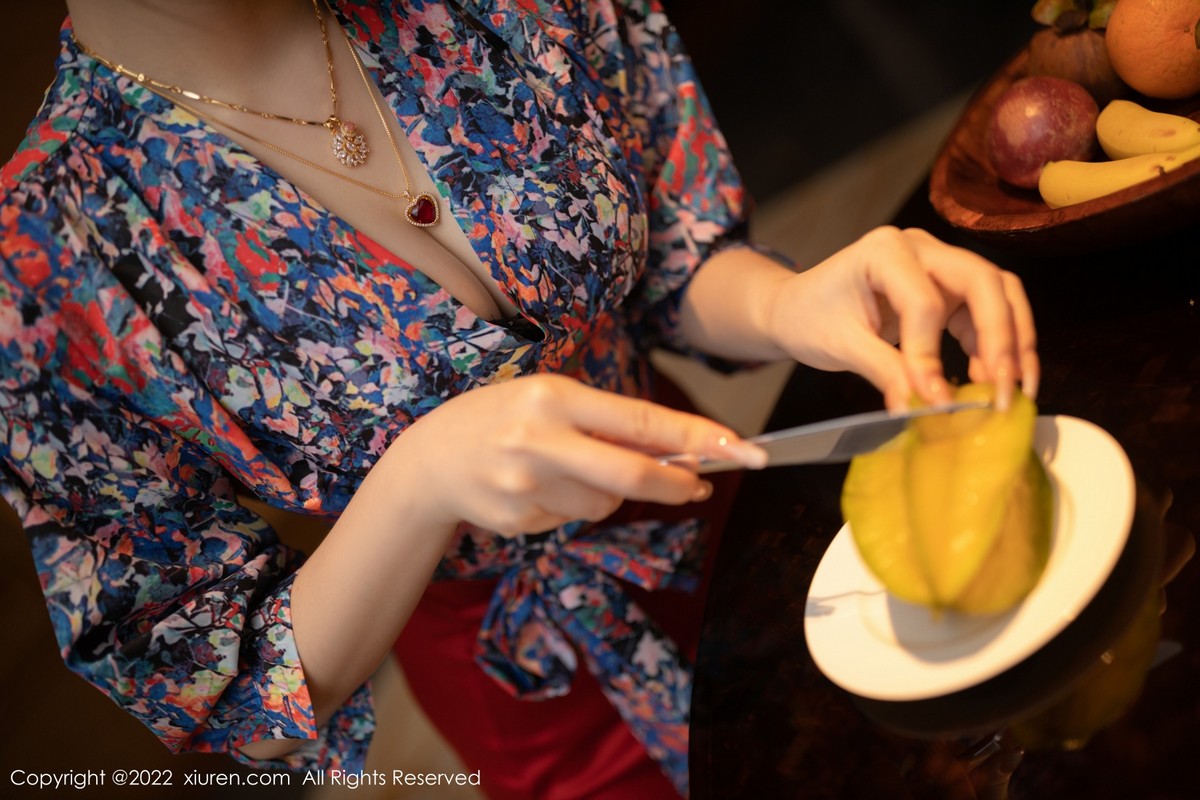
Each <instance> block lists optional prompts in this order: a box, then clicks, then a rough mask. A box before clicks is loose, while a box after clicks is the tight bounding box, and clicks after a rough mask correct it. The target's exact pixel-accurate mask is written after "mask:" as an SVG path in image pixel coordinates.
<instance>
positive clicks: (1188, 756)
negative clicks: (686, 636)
mask: <svg viewBox="0 0 1200 800" xmlns="http://www.w3.org/2000/svg"><path fill="white" fill-rule="evenodd" d="M1196 219H1197V223H1196V224H1194V225H1188V226H1186V227H1185V228H1183V229H1176V230H1175V231H1174V232H1172V233H1169V234H1167V235H1160V236H1157V237H1155V238H1154V239H1153V240H1149V241H1140V242H1134V243H1128V244H1126V245H1122V246H1121V247H1118V248H1113V249H1108V250H1104V251H1100V252H1095V251H1092V252H1085V251H1084V249H1083V248H1080V250H1078V251H1076V252H1074V253H1071V252H1068V253H1066V254H1060V255H1056V256H1054V257H1044V256H1043V257H1039V256H1037V255H1034V254H1030V253H1023V252H1018V251H1017V250H1014V249H1011V248H1007V247H996V246H992V245H986V244H984V243H981V242H979V241H978V240H974V239H972V238H969V237H966V236H964V235H962V234H960V233H958V232H956V231H954V230H952V229H950V228H949V227H948V226H946V225H944V224H943V223H941V221H940V220H939V219H938V218H937V217H936V215H935V214H934V213H933V211H932V209H931V208H930V206H929V203H928V200H927V198H926V192H925V190H924V187H919V188H918V189H917V190H916V191H915V192H914V194H913V195H912V197H911V198H910V200H909V202H908V203H907V204H906V206H905V207H904V208H903V209H902V210H901V212H900V213H899V215H898V216H897V219H896V222H897V224H900V225H902V226H909V225H911V226H919V227H923V228H926V229H928V230H930V231H931V232H933V233H935V234H936V235H938V236H940V237H942V238H944V239H947V240H949V241H951V242H954V243H956V244H961V245H963V246H966V247H970V248H972V249H974V250H976V251H978V252H981V253H983V254H984V255H986V256H988V257H989V258H991V259H992V260H993V261H995V262H997V263H999V264H1001V265H1003V266H1004V267H1006V268H1007V269H1010V270H1012V271H1014V272H1016V273H1017V274H1019V275H1020V276H1021V278H1022V280H1023V281H1024V282H1025V286H1026V289H1027V291H1028V292H1029V295H1030V298H1031V301H1032V303H1033V306H1034V313H1035V315H1036V317H1037V323H1038V329H1039V338H1040V345H1039V351H1040V354H1041V358H1042V363H1043V372H1044V377H1043V380H1042V387H1041V391H1040V395H1039V398H1038V402H1039V407H1040V411H1041V413H1043V414H1068V415H1071V416H1076V417H1081V418H1084V419H1087V420H1090V421H1092V422H1094V423H1096V424H1097V425H1099V426H1101V427H1102V428H1104V429H1105V430H1107V431H1108V432H1109V433H1111V434H1112V435H1113V436H1114V437H1115V438H1116V439H1117V440H1118V442H1120V444H1121V445H1122V446H1123V447H1124V449H1125V450H1126V452H1127V453H1128V455H1129V457H1130V460H1131V462H1132V464H1133V466H1134V471H1135V475H1136V477H1137V481H1138V487H1139V502H1138V511H1137V518H1136V521H1135V524H1134V529H1133V532H1132V533H1131V536H1130V543H1129V545H1127V547H1126V551H1125V553H1124V554H1123V555H1122V559H1121V562H1120V563H1119V564H1118V567H1117V568H1116V570H1114V573H1113V578H1112V579H1111V580H1110V581H1109V582H1108V584H1106V585H1105V588H1104V589H1102V590H1101V592H1100V594H1098V595H1097V598H1096V600H1094V601H1093V602H1092V604H1091V605H1090V606H1089V607H1088V608H1087V609H1086V610H1085V611H1084V612H1083V614H1081V615H1080V617H1079V618H1078V619H1077V620H1076V622H1075V623H1073V624H1072V625H1071V626H1069V627H1068V628H1067V629H1066V630H1065V631H1064V632H1063V634H1062V635H1060V636H1059V637H1058V638H1057V639H1055V640H1054V641H1053V642H1051V643H1050V644H1048V645H1046V647H1045V648H1043V650H1042V651H1039V653H1037V654H1035V655H1034V656H1031V657H1030V658H1029V659H1027V660H1026V661H1025V662H1022V663H1021V664H1018V665H1017V666H1016V667H1013V668H1012V669H1010V670H1009V671H1008V672H1006V673H1004V674H1003V675H1001V676H999V677H998V678H996V679H993V680H992V681H989V682H988V683H987V684H985V685H984V687H982V689H981V690H968V691H967V692H964V693H959V695H957V696H953V697H951V698H949V699H948V700H946V701H944V702H942V703H940V704H939V703H938V702H933V703H930V704H926V705H923V706H913V707H908V706H905V705H904V704H872V703H869V702H867V703H864V702H862V701H860V700H859V699H857V698H854V697H851V696H850V695H849V694H848V693H846V692H845V691H843V690H841V689H839V688H838V687H836V686H835V685H834V684H832V683H831V682H830V681H829V680H828V679H827V678H826V677H825V676H824V675H822V674H821V673H820V672H819V671H818V670H817V669H816V667H815V666H814V665H813V662H812V659H811V657H810V655H809V653H808V650H807V647H806V644H805V638H804V609H805V597H806V594H807V591H808V586H809V584H810V582H811V580H812V576H813V573H814V571H815V569H816V567H817V564H818V563H819V561H820V559H821V556H822V554H823V553H824V551H825V548H826V547H827V545H828V544H829V542H830V541H831V539H832V538H833V536H834V535H835V534H836V533H837V531H838V530H839V528H840V527H841V525H842V519H841V514H840V511H839V509H838V498H839V494H840V491H841V485H842V480H843V478H844V475H845V467H844V466H819V467H796V468H780V469H772V470H765V471H763V472H761V473H752V474H747V475H746V477H745V479H744V481H743V484H742V488H741V489H740V493H739V496H738V498H737V500H736V503H735V507H734V511H733V521H732V522H731V524H730V526H729V528H728V529H727V531H726V533H725V536H724V539H723V541H722V543H721V545H720V550H719V553H718V558H717V568H716V573H715V575H714V578H713V584H712V590H711V593H710V596H709V600H708V608H707V612H706V617H705V622H704V632H703V637H702V640H701V646H700V651H699V654H698V657H697V664H696V682H695V689H694V700H693V723H692V744H691V763H692V768H691V769H692V796H693V798H696V800H706V799H707V798H720V800H730V799H731V798H771V799H772V800H774V798H793V797H797V798H799V797H802V798H838V799H839V800H844V799H845V798H858V797H863V798H868V797H869V798H946V797H950V798H970V797H1004V796H1006V793H1007V796H1009V797H1013V798H1056V799H1057V798H1070V799H1072V800H1073V799H1074V798H1122V800H1124V799H1125V798H1155V799H1156V800H1168V799H1172V800H1173V799H1174V798H1181V799H1182V798H1189V800H1190V798H1192V797H1195V796H1196V795H1197V792H1198V791H1200V758H1198V756H1200V624H1198V621H1200V559H1193V560H1191V561H1190V562H1188V563H1186V564H1185V566H1184V567H1183V568H1182V570H1180V571H1179V572H1178V575H1177V577H1175V578H1174V580H1172V581H1171V582H1170V583H1169V584H1167V585H1166V588H1165V596H1166V608H1165V611H1163V612H1162V614H1161V617H1159V618H1158V620H1154V619H1153V614H1151V622H1150V623H1148V622H1147V617H1146V615H1145V614H1144V613H1143V614H1142V615H1141V616H1140V617H1139V616H1137V608H1138V606H1139V603H1138V598H1141V597H1144V596H1146V592H1147V591H1151V592H1154V593H1157V590H1158V586H1159V585H1160V583H1161V580H1160V579H1161V575H1162V573H1163V571H1164V570H1165V569H1166V567H1165V565H1166V564H1170V563H1178V561H1179V560H1180V558H1181V556H1182V554H1183V553H1185V552H1186V549H1187V546H1188V543H1189V540H1191V541H1194V538H1193V537H1194V535H1195V534H1196V533H1197V532H1200V308H1198V307H1197V304H1198V303H1200V209H1197V211H1196ZM950 361H951V363H950V369H951V371H952V372H954V373H956V374H957V375H959V376H960V377H961V376H962V375H963V372H964V365H963V363H962V360H961V359H960V358H953V359H950ZM879 405H880V399H879V397H878V395H877V393H876V392H875V391H874V390H873V389H871V388H870V387H869V386H867V385H865V384H864V383H863V382H862V381H861V380H859V379H856V378H853V377H851V376H846V375H832V374H827V373H819V372H816V371H813V370H808V369H804V368H801V369H798V370H797V371H796V373H795V375H794V377H793V378H792V380H791V381H790V383H789V384H788V386H787V387H786V389H785V391H784V393H783V395H782V397H781V400H780V402H779V404H778V407H777V408H776V410H775V412H774V414H773V417H772V419H771V421H770V423H769V426H768V427H769V428H770V429H774V428H780V427H785V426H789V425H796V424H800V423H803V422H808V421H813V420H817V419H822V418H827V417H833V416H837V415H840V414H846V413H852V412H854V411H859V410H867V409H873V408H878V407H879ZM1168 504H1169V507H1168ZM1164 509H1165V512H1164ZM1158 599H1159V598H1158V597H1155V602H1156V603H1157V601H1158ZM1155 610H1156V611H1157V606H1156V608H1155ZM1152 623H1154V624H1157V623H1160V624H1161V630H1160V632H1159V634H1158V638H1159V642H1160V649H1161V652H1162V653H1163V654H1164V655H1166V654H1169V653H1174V654H1173V655H1171V656H1170V657H1168V658H1165V660H1163V661H1161V663H1159V664H1158V665H1157V666H1154V667H1153V668H1152V669H1150V671H1149V672H1148V673H1146V676H1145V682H1144V684H1143V686H1142V688H1141V690H1140V693H1139V694H1138V696H1137V699H1136V700H1135V702H1134V703H1133V705H1132V706H1131V707H1129V709H1128V711H1127V712H1126V713H1124V714H1123V715H1122V716H1121V717H1120V718H1119V719H1118V720H1117V721H1116V722H1114V723H1113V724H1111V725H1109V726H1107V727H1105V728H1104V729H1102V730H1101V731H1099V732H1098V733H1096V734H1095V735H1093V736H1092V737H1091V738H1090V739H1089V740H1087V741H1086V743H1084V742H1083V741H1075V742H1073V743H1070V746H1068V747H1063V746H1053V747H1025V746H1022V743H1021V742H1020V741H1018V740H1017V739H1016V738H1015V737H1014V735H1013V734H1012V730H1011V726H1010V725H1009V723H1010V722H1011V721H1013V720H1014V719H1017V718H1019V717H1022V716H1027V715H1030V714H1035V713H1036V712H1037V711H1038V709H1041V708H1045V707H1047V706H1048V705H1051V704H1053V703H1055V702H1058V701H1060V700H1061V699H1062V698H1063V697H1066V696H1068V695H1070V694H1071V693H1072V692H1076V691H1078V690H1079V686H1080V681H1081V680H1083V678H1081V677H1080V676H1081V675H1083V674H1085V673H1086V674H1091V675H1094V674H1095V673H1096V671H1097V669H1099V668H1097V667H1095V664H1097V663H1100V661H1101V658H1102V657H1104V658H1107V657H1110V656H1111V655H1112V652H1113V651H1112V649H1111V648H1112V647H1113V644H1114V642H1116V641H1117V639H1118V637H1120V636H1122V635H1129V631H1130V630H1131V629H1132V627H1133V626H1135V625H1136V626H1145V625H1147V624H1152ZM1090 679H1091V678H1089V680H1090ZM1101 694H1103V692H1102V693H1101ZM1097 702H1098V701H1096V700H1093V701H1089V704H1090V705H1093V706H1094V705H1096V703H1097ZM972 715H974V716H972ZM968 720H970V721H969V722H968ZM992 732H997V733H1000V734H1002V736H1001V737H1000V738H999V739H997V740H996V742H994V743H993V742H991V741H990V738H989V737H990V734H991V733H992ZM996 750H999V752H998V753H994V752H993V751H996ZM1022 751H1023V752H1024V754H1023V757H1022V755H1021V753H1022ZM989 753H991V754H992V755H991V756H990V758H984V756H987V755H988V754H989ZM1006 761H1007V763H1004V762H1006ZM1014 766H1015V771H1013V772H1012V777H1011V780H1006V778H1005V773H1006V772H1007V770H1005V769H1004V768H1005V767H1009V768H1012V767H1014ZM1006 783H1007V786H1006V785H1005V784H1006Z"/></svg>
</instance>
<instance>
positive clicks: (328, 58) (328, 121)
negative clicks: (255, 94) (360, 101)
mask: <svg viewBox="0 0 1200 800" xmlns="http://www.w3.org/2000/svg"><path fill="white" fill-rule="evenodd" d="M313 12H314V13H315V14H316V15H317V24H318V25H319V26H320V28H321V44H323V45H324V47H325V65H326V69H327V70H328V72H329V101H330V105H331V106H332V108H333V111H332V112H330V114H329V116H328V117H326V118H325V119H323V120H311V119H303V118H301V117H289V116H287V115H286V114H274V113H272V112H270V111H259V110H258V109H254V108H250V107H249V106H245V105H242V104H241V103H231V102H229V101H228V100H220V99H218V98H216V97H209V96H208V95H205V94H200V93H199V92H195V91H192V90H191V89H185V88H184V87H182V86H177V85H175V84H173V83H165V82H163V81H159V80H155V79H154V78H151V77H150V76H149V75H147V74H146V73H144V72H134V71H133V70H131V69H128V68H126V67H125V66H124V65H123V64H115V63H113V62H112V61H109V60H108V59H106V58H104V57H103V56H101V55H100V54H99V53H97V52H96V51H95V50H92V49H91V48H89V47H88V46H87V45H85V44H84V43H83V42H81V41H79V39H76V38H75V34H74V32H72V33H71V38H72V39H74V40H75V45H76V46H77V47H78V48H79V49H80V50H82V51H83V52H85V53H87V54H88V55H89V56H91V57H92V58H94V59H96V60H97V61H99V62H100V63H101V64H103V65H104V66H106V67H108V68H109V69H111V70H113V71H114V72H119V73H121V74H122V75H124V76H125V77H127V78H133V79H134V80H135V81H137V82H138V83H140V84H142V85H143V86H147V87H150V88H153V89H157V90H159V93H160V94H162V93H163V92H168V93H171V94H176V95H180V96H182V97H186V98H188V99H189V100H197V101H199V102H201V103H208V104H210V105H214V106H220V107H221V108H227V109H229V110H230V111H239V112H241V113H244V114H254V115H256V116H259V117H262V118H263V119H273V120H277V121H279V122H290V123H292V124H294V125H314V126H317V127H321V128H325V129H326V130H328V131H329V134H330V136H331V137H332V139H331V141H330V148H331V149H332V150H333V156H334V158H336V159H337V160H338V162H339V163H341V164H342V165H343V166H347V167H357V166H359V165H360V164H363V163H365V162H366V160H367V155H368V154H369V153H370V152H371V151H370V148H368V147H367V140H366V137H364V136H363V134H362V131H360V130H359V129H358V126H357V125H355V124H354V123H353V122H346V121H345V120H342V119H341V118H339V117H338V115H337V80H336V76H335V73H334V68H333V50H332V48H331V47H330V45H329V33H328V31H327V30H326V28H325V17H324V16H323V15H322V14H321V9H320V7H319V5H318V3H317V0H313Z"/></svg>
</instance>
